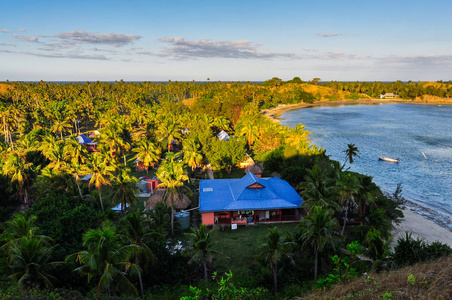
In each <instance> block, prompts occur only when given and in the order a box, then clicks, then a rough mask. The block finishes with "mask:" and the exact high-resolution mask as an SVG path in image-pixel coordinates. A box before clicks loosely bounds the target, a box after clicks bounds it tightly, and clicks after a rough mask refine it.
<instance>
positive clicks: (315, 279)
mask: <svg viewBox="0 0 452 300" xmlns="http://www.w3.org/2000/svg"><path fill="white" fill-rule="evenodd" d="M318 261H319V249H318V248H317V247H316V249H315V261H314V282H317V268H318Z"/></svg>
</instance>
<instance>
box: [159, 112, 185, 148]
mask: <svg viewBox="0 0 452 300" xmlns="http://www.w3.org/2000/svg"><path fill="white" fill-rule="evenodd" d="M157 134H158V135H159V136H160V139H159V140H160V141H163V140H164V139H166V141H167V147H168V152H169V151H171V143H172V142H173V141H176V140H178V139H180V138H181V133H180V125H179V122H178V120H177V119H176V117H175V116H174V115H172V114H168V115H166V116H165V117H164V118H163V120H161V121H160V122H159V125H158V128H157Z"/></svg>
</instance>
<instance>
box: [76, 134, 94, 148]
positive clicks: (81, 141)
mask: <svg viewBox="0 0 452 300" xmlns="http://www.w3.org/2000/svg"><path fill="white" fill-rule="evenodd" d="M77 140H78V142H79V144H82V145H87V144H92V143H93V141H92V140H91V139H90V138H88V137H87V136H86V135H84V134H83V133H82V134H81V135H79V136H78V137H77Z"/></svg>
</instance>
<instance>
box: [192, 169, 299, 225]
mask: <svg viewBox="0 0 452 300" xmlns="http://www.w3.org/2000/svg"><path fill="white" fill-rule="evenodd" d="M302 202H303V200H302V199H301V197H300V195H299V194H298V193H297V192H296V191H295V190H294V189H293V188H292V186H290V184H289V183H288V182H287V181H285V180H282V179H281V178H278V177H271V178H259V177H257V176H256V175H254V174H253V173H251V172H250V173H248V174H246V175H245V176H244V177H242V178H240V179H211V180H200V183H199V210H200V212H201V214H202V223H203V224H206V225H212V224H247V223H254V222H268V221H275V222H277V221H295V220H300V218H301V215H302V213H301V209H300V206H301V203H302Z"/></svg>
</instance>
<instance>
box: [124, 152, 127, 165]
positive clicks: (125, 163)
mask: <svg viewBox="0 0 452 300" xmlns="http://www.w3.org/2000/svg"><path fill="white" fill-rule="evenodd" d="M124 167H127V162H126V155H125V154H124Z"/></svg>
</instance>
